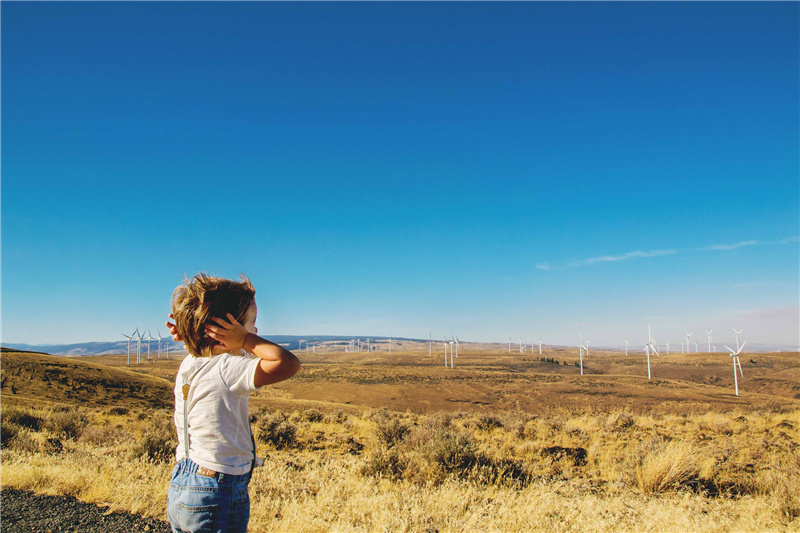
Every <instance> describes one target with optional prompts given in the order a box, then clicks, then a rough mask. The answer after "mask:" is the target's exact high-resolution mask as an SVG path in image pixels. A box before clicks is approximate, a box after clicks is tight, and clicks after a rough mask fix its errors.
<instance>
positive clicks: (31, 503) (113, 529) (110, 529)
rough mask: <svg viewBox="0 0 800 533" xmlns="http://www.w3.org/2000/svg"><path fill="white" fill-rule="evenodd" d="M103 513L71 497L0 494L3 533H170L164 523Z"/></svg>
mask: <svg viewBox="0 0 800 533" xmlns="http://www.w3.org/2000/svg"><path fill="white" fill-rule="evenodd" d="M106 509H107V507H98V506H97V505H94V504H91V503H84V502H81V501H78V500H77V499H75V498H73V497H72V496H44V495H41V494H34V493H32V492H28V491H24V490H16V489H3V490H2V491H0V527H2V531H3V533H22V532H25V533H30V532H36V533H60V532H65V531H72V532H75V533H78V532H80V533H123V532H124V533H138V532H140V531H151V532H153V533H170V528H169V524H168V523H167V522H165V521H161V520H155V519H153V518H142V517H141V516H136V515H134V514H130V513H112V514H108V515H106V514H104V513H105V511H106Z"/></svg>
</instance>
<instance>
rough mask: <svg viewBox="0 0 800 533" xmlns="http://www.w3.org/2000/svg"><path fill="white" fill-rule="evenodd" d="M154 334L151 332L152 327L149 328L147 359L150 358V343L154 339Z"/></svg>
mask: <svg viewBox="0 0 800 533" xmlns="http://www.w3.org/2000/svg"><path fill="white" fill-rule="evenodd" d="M154 340H155V339H153V336H152V335H151V334H150V329H149V328H148V330H147V360H148V361H149V360H150V343H151V342H152V341H154Z"/></svg>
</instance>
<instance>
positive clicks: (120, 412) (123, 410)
mask: <svg viewBox="0 0 800 533" xmlns="http://www.w3.org/2000/svg"><path fill="white" fill-rule="evenodd" d="M108 414H110V415H117V416H124V415H127V414H128V408H127V407H112V408H111V409H109V410H108Z"/></svg>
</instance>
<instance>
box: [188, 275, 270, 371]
mask: <svg viewBox="0 0 800 533" xmlns="http://www.w3.org/2000/svg"><path fill="white" fill-rule="evenodd" d="M240 279H241V281H233V280H230V279H224V278H218V277H216V276H209V275H207V274H203V273H200V274H197V275H196V276H194V277H193V278H192V279H191V280H189V279H186V280H184V282H183V283H181V284H180V285H179V286H178V287H177V288H176V289H175V292H174V293H172V314H173V316H174V317H175V325H176V326H177V327H178V333H180V335H181V337H183V341H184V342H185V343H186V348H187V349H188V350H189V353H190V354H192V355H194V356H196V357H211V355H212V349H213V347H214V345H215V344H216V341H214V339H212V338H211V337H207V336H206V332H205V328H206V325H209V324H210V325H217V324H216V322H214V321H213V320H211V319H212V318H215V317H216V318H223V319H225V320H227V314H228V313H230V314H232V315H233V316H235V317H236V320H238V321H239V323H240V324H245V322H246V321H247V318H248V312H250V313H254V312H255V298H256V290H255V288H254V287H253V284H252V283H250V280H249V279H247V276H245V275H244V274H242V275H240ZM251 308H252V310H251ZM253 318H254V317H253ZM253 321H254V320H253Z"/></svg>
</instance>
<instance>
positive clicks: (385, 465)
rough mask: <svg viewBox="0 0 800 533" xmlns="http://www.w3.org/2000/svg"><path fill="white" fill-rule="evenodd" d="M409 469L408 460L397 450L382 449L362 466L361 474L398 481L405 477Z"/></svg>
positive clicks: (368, 458)
mask: <svg viewBox="0 0 800 533" xmlns="http://www.w3.org/2000/svg"><path fill="white" fill-rule="evenodd" d="M407 467H408V459H407V458H406V457H405V456H404V455H402V454H400V453H399V452H398V451H397V450H394V449H391V450H386V449H381V450H378V452H376V453H374V454H372V455H370V456H369V457H367V458H366V460H365V462H364V464H363V465H362V466H361V474H362V475H365V476H377V477H385V478H388V479H391V480H393V481H396V480H398V479H400V478H402V477H403V475H404V473H405V471H406V468H407Z"/></svg>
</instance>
